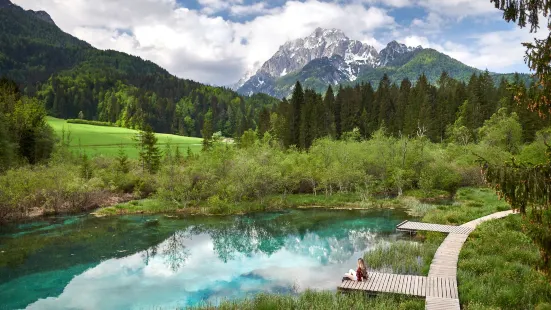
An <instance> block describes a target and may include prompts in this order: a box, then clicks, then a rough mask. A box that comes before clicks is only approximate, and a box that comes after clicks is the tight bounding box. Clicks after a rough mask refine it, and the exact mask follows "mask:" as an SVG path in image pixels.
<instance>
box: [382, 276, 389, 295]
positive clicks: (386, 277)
mask: <svg viewBox="0 0 551 310" xmlns="http://www.w3.org/2000/svg"><path fill="white" fill-rule="evenodd" d="M389 284H390V274H388V273H386V274H385V279H384V283H383V290H382V291H383V292H387V293H388V292H389V290H388V287H389Z"/></svg>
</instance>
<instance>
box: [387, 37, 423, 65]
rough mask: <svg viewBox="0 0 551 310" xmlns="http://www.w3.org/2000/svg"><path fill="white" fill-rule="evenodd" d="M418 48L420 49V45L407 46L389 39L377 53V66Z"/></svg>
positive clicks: (388, 62)
mask: <svg viewBox="0 0 551 310" xmlns="http://www.w3.org/2000/svg"><path fill="white" fill-rule="evenodd" d="M418 49H422V47H421V46H418V47H409V46H407V45H405V44H402V43H398V42H396V41H395V40H393V41H391V42H390V43H388V44H387V45H386V47H385V48H383V49H382V50H381V52H380V53H379V62H378V66H381V67H384V66H387V65H389V64H390V63H392V62H393V61H395V60H396V59H398V58H400V57H401V56H402V55H405V54H407V53H410V52H414V51H416V50H418Z"/></svg>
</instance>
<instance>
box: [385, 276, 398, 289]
mask: <svg viewBox="0 0 551 310" xmlns="http://www.w3.org/2000/svg"><path fill="white" fill-rule="evenodd" d="M395 284H396V276H395V275H393V274H389V278H388V281H387V285H386V291H387V292H389V293H392V292H394V291H393V289H394V285H395Z"/></svg>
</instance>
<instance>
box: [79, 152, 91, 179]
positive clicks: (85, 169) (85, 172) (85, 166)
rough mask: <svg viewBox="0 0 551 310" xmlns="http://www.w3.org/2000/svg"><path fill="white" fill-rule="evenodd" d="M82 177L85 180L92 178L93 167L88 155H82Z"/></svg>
mask: <svg viewBox="0 0 551 310" xmlns="http://www.w3.org/2000/svg"><path fill="white" fill-rule="evenodd" d="M80 176H81V177H82V178H83V179H85V180H90V179H91V178H92V165H91V164H90V160H89V159H88V155H87V154H86V153H84V154H82V157H81V162H80Z"/></svg>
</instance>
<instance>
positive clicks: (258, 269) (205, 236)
mask: <svg viewBox="0 0 551 310" xmlns="http://www.w3.org/2000/svg"><path fill="white" fill-rule="evenodd" d="M406 218H407V215H406V214H405V213H403V212H401V211H392V212H390V211H343V210H339V211H332V210H322V209H316V210H292V211H288V212H281V213H262V214H254V215H249V216H228V217H188V218H169V217H163V216H151V217H139V216H126V217H115V218H103V219H97V218H89V217H85V218H81V219H80V220H76V221H73V222H70V223H66V224H63V225H60V224H59V223H58V222H56V223H43V224H41V225H38V224H37V225H36V226H33V225H28V224H27V225H26V226H22V225H20V226H21V227H16V228H13V227H12V228H11V230H10V231H7V232H3V234H2V235H0V241H2V243H0V244H2V246H0V249H1V250H4V251H5V252H6V253H3V256H0V257H1V258H2V259H3V261H0V262H1V263H3V264H0V300H1V302H0V306H1V307H0V308H7V309H14V308H24V307H27V306H28V308H29V309H136V308H138V309H142V308H157V309H158V308H174V307H185V306H190V305H197V304H199V303H201V302H211V303H214V304H216V303H217V302H219V301H220V300H221V299H223V298H241V297H246V296H248V295H249V294H253V293H258V292H277V293H293V292H296V291H299V292H300V291H303V290H305V289H307V288H310V289H330V290H334V289H335V288H336V286H337V284H338V283H339V281H340V278H341V277H342V274H343V273H344V272H345V271H347V270H348V269H350V268H354V267H355V264H356V259H357V258H358V257H360V256H362V254H363V252H365V251H366V250H369V248H370V247H372V246H373V245H374V244H375V243H377V242H380V241H381V240H387V241H392V240H395V239H396V238H397V237H399V236H400V235H398V234H395V233H394V231H395V229H394V227H395V225H396V224H398V223H399V222H400V221H402V220H404V219H406ZM63 221H64V222H63V223H65V222H66V221H67V220H66V219H65V220H63ZM48 226H52V227H53V228H51V229H48V228H47V227H48ZM6 249H8V250H7V251H6ZM21 253H23V254H24V255H23V254H21ZM22 255H23V256H22ZM5 301H7V304H5V305H4V304H3V303H4V302H5Z"/></svg>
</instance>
